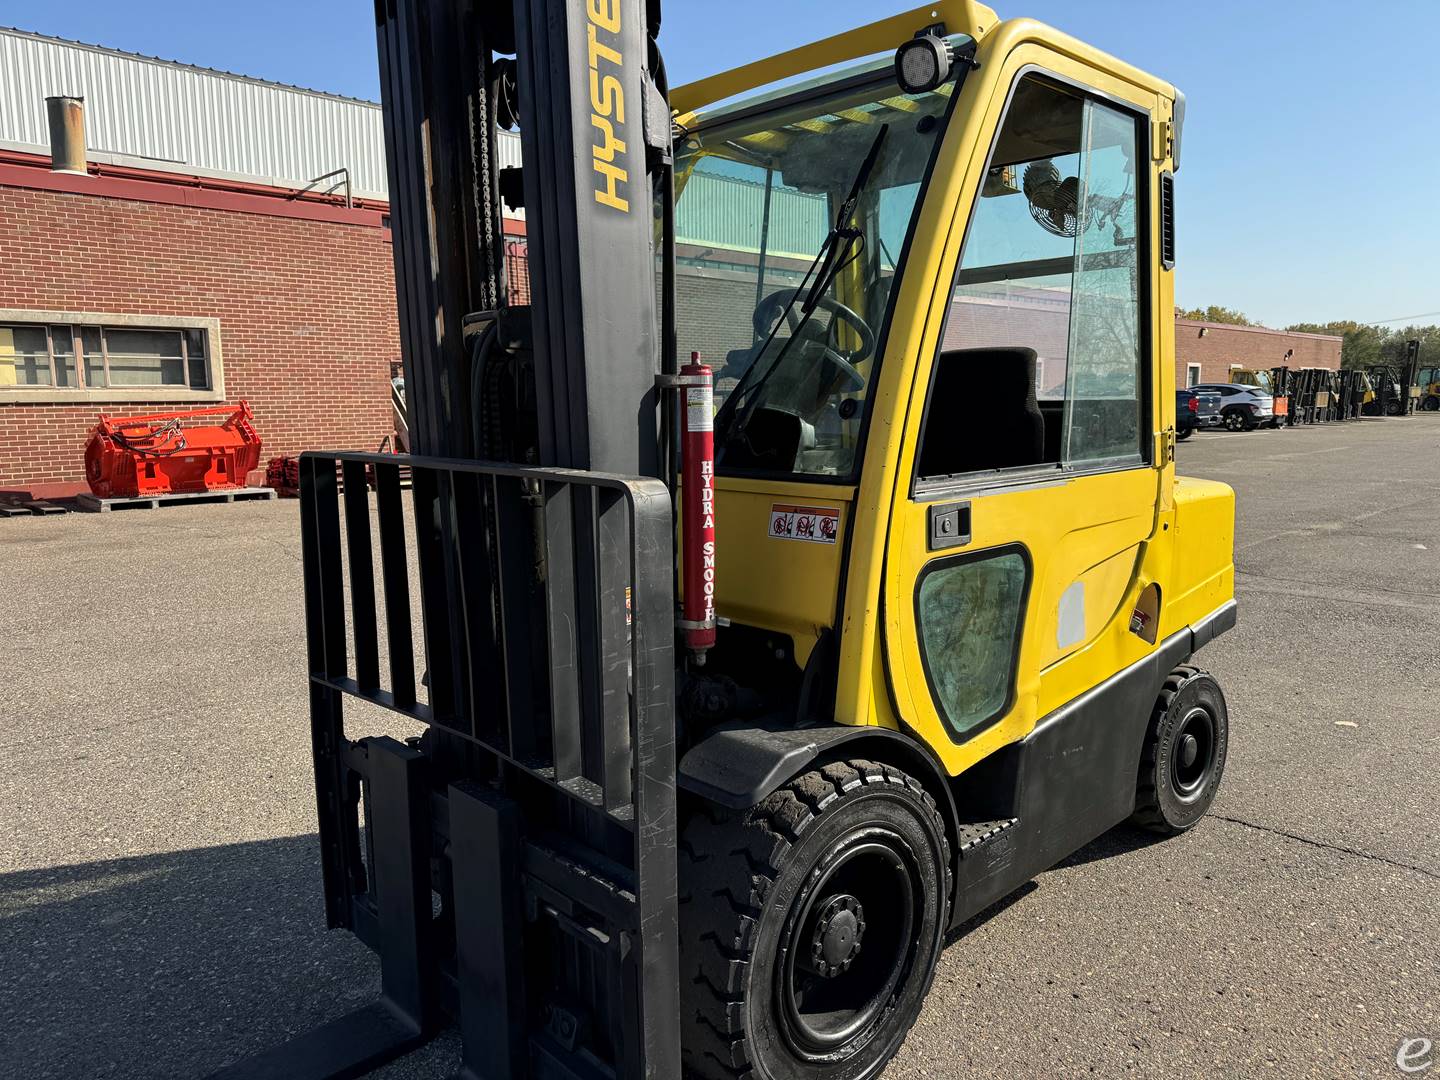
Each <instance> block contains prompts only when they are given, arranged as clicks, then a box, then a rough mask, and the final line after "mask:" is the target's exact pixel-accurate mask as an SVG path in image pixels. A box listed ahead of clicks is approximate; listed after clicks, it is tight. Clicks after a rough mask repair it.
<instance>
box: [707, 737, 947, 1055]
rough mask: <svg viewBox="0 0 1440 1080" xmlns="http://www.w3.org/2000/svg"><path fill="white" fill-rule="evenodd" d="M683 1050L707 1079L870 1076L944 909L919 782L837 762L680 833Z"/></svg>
mask: <svg viewBox="0 0 1440 1080" xmlns="http://www.w3.org/2000/svg"><path fill="white" fill-rule="evenodd" d="M679 884H680V963H681V987H680V997H681V1040H682V1041H681V1047H682V1052H683V1055H684V1062H685V1067H686V1073H687V1075H688V1076H691V1077H695V1078H703V1080H736V1078H737V1077H750V1078H753V1080H869V1078H871V1077H874V1076H876V1075H878V1074H879V1072H880V1070H881V1069H882V1068H884V1066H885V1064H886V1062H888V1061H889V1060H890V1058H891V1057H893V1056H894V1054H895V1052H896V1050H898V1049H899V1047H900V1043H901V1040H903V1039H904V1037H905V1034H906V1032H907V1031H909V1029H910V1026H911V1024H913V1023H914V1021H915V1017H916V1016H917V1015H918V1014H919V1011H920V1006H921V1003H922V1002H923V1001H924V998H925V993H926V991H928V990H929V988H930V983H931V980H932V979H933V978H934V973H935V962H936V960H937V959H938V958H939V955H940V949H941V946H942V944H943V940H944V934H945V929H946V926H947V924H948V921H949V907H950V905H949V897H950V851H949V845H948V843H947V841H946V838H945V826H944V823H943V822H942V820H941V818H940V814H939V812H938V811H937V809H936V807H935V801H934V799H932V798H931V797H930V795H929V794H928V793H927V792H926V791H925V789H924V788H923V787H922V786H921V785H920V783H919V782H918V781H916V780H915V779H914V778H912V777H910V776H907V775H906V774H905V773H903V772H901V771H900V770H898V769H895V768H892V767H891V766H888V765H880V764H876V763H875V762H871V761H848V762H832V763H831V764H828V765H825V766H822V767H821V768H819V769H815V770H813V771H811V772H807V773H804V774H803V775H801V776H800V777H798V778H796V779H795V780H792V781H791V782H790V783H788V784H786V785H785V786H784V787H782V788H781V789H780V790H779V791H777V792H775V793H774V794H773V795H771V796H769V797H768V798H766V799H765V800H763V801H762V802H761V803H760V804H759V805H757V806H755V807H752V808H751V809H750V810H747V811H743V812H739V813H734V814H731V813H727V812H725V811H722V810H720V809H719V808H717V807H714V806H713V805H710V804H704V805H701V806H697V807H696V809H695V811H694V812H693V813H692V814H690V816H689V819H688V820H687V822H686V823H685V826H684V828H683V830H682V834H681V843H680V882H679Z"/></svg>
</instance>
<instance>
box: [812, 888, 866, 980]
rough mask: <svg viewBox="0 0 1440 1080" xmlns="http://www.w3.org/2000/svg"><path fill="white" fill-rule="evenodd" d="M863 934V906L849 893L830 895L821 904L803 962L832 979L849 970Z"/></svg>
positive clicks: (858, 950)
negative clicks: (805, 960)
mask: <svg viewBox="0 0 1440 1080" xmlns="http://www.w3.org/2000/svg"><path fill="white" fill-rule="evenodd" d="M864 936H865V909H864V907H863V906H861V904H860V901H859V900H857V899H855V897H853V896H851V895H850V894H849V893H841V894H840V895H838V896H832V897H830V898H829V899H828V900H826V901H825V903H824V904H823V905H822V906H821V909H820V915H819V917H818V918H817V919H816V920H815V929H814V931H813V932H812V933H811V935H810V957H809V959H810V962H809V963H808V964H807V965H805V966H806V967H808V968H810V970H811V971H813V972H815V974H816V975H820V976H823V977H824V978H827V979H833V978H834V977H835V976H836V975H839V974H841V973H842V972H845V971H849V970H850V965H851V964H853V963H854V962H855V959H856V957H858V956H859V955H860V942H861V939H862V938H864Z"/></svg>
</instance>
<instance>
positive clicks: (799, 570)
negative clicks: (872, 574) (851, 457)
mask: <svg viewBox="0 0 1440 1080" xmlns="http://www.w3.org/2000/svg"><path fill="white" fill-rule="evenodd" d="M853 495H854V489H853V488H848V487H837V486H834V485H826V486H822V485H818V484H790V483H777V482H776V481H773V480H744V479H739V478H737V477H721V478H720V479H719V480H717V482H716V484H715V505H716V515H717V516H716V539H717V541H718V543H717V550H716V569H717V575H716V577H717V581H718V582H719V587H718V590H717V594H716V595H717V600H716V608H715V610H716V613H717V614H718V615H719V616H720V617H721V618H724V619H729V620H731V621H732V622H739V623H745V624H746V625H748V626H759V627H763V628H765V629H767V630H776V631H779V632H780V633H783V634H789V635H790V637H791V638H792V639H793V640H794V648H795V659H796V662H797V663H800V664H802V665H803V664H804V663H805V661H806V660H807V659H808V658H809V656H810V650H811V649H812V648H814V646H815V640H816V638H817V637H818V636H819V634H820V631H821V630H822V629H823V628H825V627H828V626H833V625H834V623H835V592H836V589H837V588H838V587H839V582H840V561H841V553H842V551H843V550H844V546H843V544H844V537H845V531H846V530H847V529H848V528H849V527H850V514H851V510H850V507H851V499H852V498H853ZM776 506H811V507H824V508H830V509H836V510H838V511H839V512H840V522H839V528H838V530H837V536H836V540H835V542H834V543H816V542H812V541H806V540H794V539H779V538H775V537H772V536H771V535H770V531H771V530H770V521H771V514H772V510H773V508H774V507H776ZM682 550H683V549H682Z"/></svg>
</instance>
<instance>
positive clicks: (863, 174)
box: [715, 124, 890, 451]
mask: <svg viewBox="0 0 1440 1080" xmlns="http://www.w3.org/2000/svg"><path fill="white" fill-rule="evenodd" d="M889 130H890V125H889V124H881V125H880V130H879V131H877V132H876V133H875V140H874V141H873V142H872V143H871V144H870V150H869V152H868V153H866V155H865V160H864V161H862V162H861V163H860V168H859V170H858V171H856V173H855V178H854V179H853V180H852V181H851V183H850V192H849V194H848V195H846V196H845V201H844V202H842V203H841V204H840V209H839V211H838V212H837V213H836V214H835V224H834V225H833V226H831V228H830V232H829V233H828V234H827V235H826V237H825V239H824V240H823V241H822V242H821V244H820V250H819V251H817V252H816V253H815V258H814V260H813V261H812V262H811V263H810V269H808V270H806V271H805V276H804V277H803V278H801V280H800V285H799V287H798V288H796V289H795V290H794V291H793V292H792V293H791V294H790V299H789V300H787V301H786V303H785V306H784V308H782V309H781V311H780V313H779V315H778V316H777V318H776V319H775V325H774V326H772V327H771V328H770V333H769V335H768V336H767V337H766V338H765V343H764V344H763V345H761V346H760V348H759V349H757V350H756V352H755V360H754V361H753V362H752V363H751V365H750V367H748V368H747V369H746V370H745V373H744V374H743V375H742V376H741V377H740V381H739V382H738V383H736V385H735V389H734V390H732V391H731V392H730V396H729V397H728V398H726V399H725V404H724V405H723V406H722V407H721V409H720V412H719V414H718V415H717V416H716V417H715V430H716V432H717V433H721V434H720V439H719V445H718V446H717V447H716V449H717V451H723V450H724V448H725V447H726V446H727V445H729V444H730V442H732V441H733V440H734V439H736V438H738V437H740V436H741V435H743V434H744V432H745V425H746V424H748V423H749V422H750V417H751V416H752V415H753V414H754V412H755V409H756V407H757V406H758V404H759V401H760V391H761V390H763V389H764V388H765V384H766V383H767V382H769V381H770V376H771V375H773V374H774V373H775V372H776V371H777V370H779V367H780V361H781V360H783V359H784V358H785V354H786V353H787V352H789V350H790V346H791V345H793V344H795V341H796V339H798V338H799V337H800V332H801V331H802V330H804V329H805V324H806V323H807V322H809V321H810V316H811V315H813V314H814V313H815V306H816V305H817V304H818V303H819V302H820V298H821V297H822V296H823V295H824V294H825V290H827V289H828V288H830V285H831V284H832V283H833V282H834V280H835V277H836V275H838V274H839V273H840V271H841V270H843V269H844V268H845V267H846V266H848V265H850V263H852V262H854V261H855V259H857V258H859V257H860V251H859V250H852V249H855V248H856V246H857V245H861V246H862V247H863V245H864V242H865V238H864V237H863V236H862V235H861V234H860V231H859V230H858V229H856V228H853V227H852V226H851V225H850V224H849V222H850V220H851V219H852V218H853V217H854V216H855V207H856V206H857V205H858V204H859V202H860V193H861V192H862V191H864V190H865V185H866V184H867V183H869V181H870V174H871V173H872V172H874V171H875V162H876V161H877V160H878V159H879V157H880V146H881V144H882V143H884V141H885V133H886V132H888V131H889ZM817 267H818V268H819V273H818V274H817V273H816V268H817ZM812 275H813V276H814V281H813V282H812V281H811V277H812ZM807 283H808V284H809V289H808V290H807V289H806V284H807ZM802 293H804V294H805V300H804V303H802V304H801V305H800V321H799V322H798V323H797V324H796V326H795V329H794V330H792V331H791V332H790V336H789V337H788V338H786V339H785V344H783V345H781V346H780V349H779V351H777V352H776V353H775V355H774V357H773V358H772V359H771V361H770V363H769V364H768V365H766V366H765V371H764V373H763V374H762V375H760V377H759V378H758V379H756V380H755V385H754V386H751V385H750V382H751V377H752V376H754V375H755V373H756V372H757V371H759V370H760V367H761V364H760V359H761V358H762V357H763V356H764V355H765V351H766V350H767V349H768V348H770V345H771V343H772V342H773V341H774V340H775V334H776V333H777V332H778V331H779V329H780V327H781V326H783V325H784V324H785V322H786V321H787V320H788V319H789V317H790V312H791V310H792V309H793V308H794V307H795V301H797V300H799V299H800V295H801V294H802ZM742 397H744V399H745V405H744V409H743V411H741V412H740V414H739V415H738V416H736V415H735V413H736V408H737V406H736V402H738V401H740V399H741V398H742Z"/></svg>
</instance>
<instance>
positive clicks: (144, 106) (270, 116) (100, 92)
mask: <svg viewBox="0 0 1440 1080" xmlns="http://www.w3.org/2000/svg"><path fill="white" fill-rule="evenodd" d="M51 94H75V95H79V96H81V97H83V98H85V127H86V142H87V143H88V144H89V148H90V149H91V150H92V151H100V152H104V153H110V154H125V155H130V156H134V157H139V158H148V159H152V160H154V161H155V162H156V163H157V164H162V165H168V166H170V167H175V166H187V167H190V168H194V169H198V170H204V171H208V172H219V173H232V174H237V175H240V176H245V177H250V178H253V179H256V180H258V181H261V182H266V183H278V184H282V185H290V186H300V185H303V184H304V183H305V182H306V181H308V180H310V179H312V178H314V177H316V176H319V175H321V174H322V173H327V172H330V171H331V170H332V169H338V168H341V167H345V168H348V169H349V170H350V178H351V185H352V188H353V191H354V194H356V195H369V196H380V197H384V194H385V190H386V182H385V139H384V132H383V131H382V127H381V119H380V107H379V106H378V105H374V104H371V103H369V102H363V101H354V100H351V99H348V98H341V97H333V96H329V95H326V94H321V93H316V92H313V91H306V90H299V89H293V88H289V87H284V86H277V85H275V84H272V83H264V82H259V81H256V80H252V79H245V78H240V77H238V76H232V75H226V74H222V73H219V72H214V71H208V70H204V69H200V68H192V67H186V66H184V65H181V64H175V63H170V62H167V61H161V60H150V59H146V58H143V57H137V56H131V55H128V54H123V53H116V52H112V51H109V50H105V49H99V48H92V47H88V46H84V45H77V44H72V43H70V42H65V41H57V40H54V39H51V38H44V37H38V36H35V35H31V34H26V33H24V32H19V31H11V30H0V140H4V141H7V142H14V143H25V144H30V145H34V146H47V145H48V143H49V132H48V129H47V127H46V121H45V98H46V96H47V95H51ZM517 141H518V140H517Z"/></svg>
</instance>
